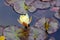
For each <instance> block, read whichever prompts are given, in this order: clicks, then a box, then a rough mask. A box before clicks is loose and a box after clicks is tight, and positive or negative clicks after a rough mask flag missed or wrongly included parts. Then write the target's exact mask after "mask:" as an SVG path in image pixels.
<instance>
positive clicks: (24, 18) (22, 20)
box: [18, 13, 32, 26]
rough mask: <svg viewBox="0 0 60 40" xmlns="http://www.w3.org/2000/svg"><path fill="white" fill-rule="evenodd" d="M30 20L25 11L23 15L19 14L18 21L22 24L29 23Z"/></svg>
mask: <svg viewBox="0 0 60 40" xmlns="http://www.w3.org/2000/svg"><path fill="white" fill-rule="evenodd" d="M31 20H32V17H31V18H29V16H28V14H27V13H26V14H25V15H20V17H19V20H18V22H19V23H20V24H22V25H24V26H26V25H28V24H30V22H31Z"/></svg>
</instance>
